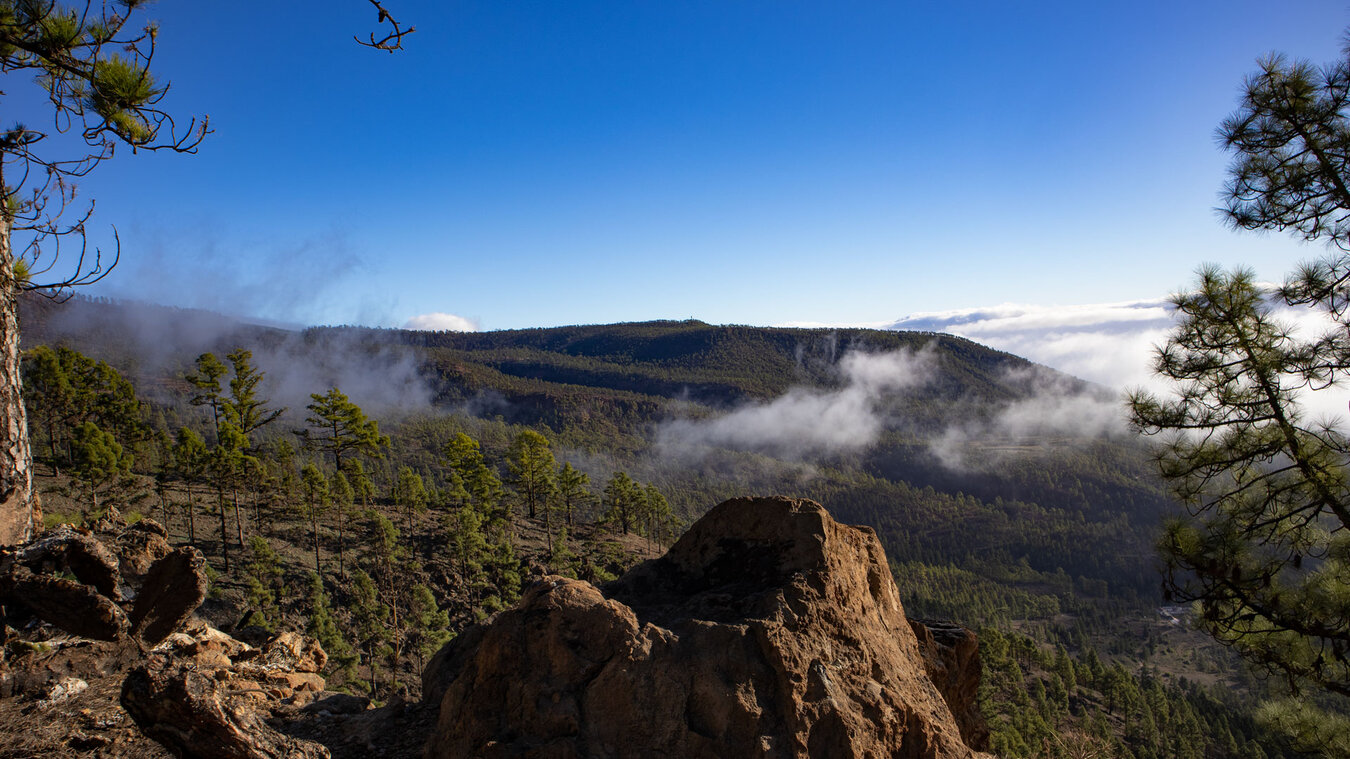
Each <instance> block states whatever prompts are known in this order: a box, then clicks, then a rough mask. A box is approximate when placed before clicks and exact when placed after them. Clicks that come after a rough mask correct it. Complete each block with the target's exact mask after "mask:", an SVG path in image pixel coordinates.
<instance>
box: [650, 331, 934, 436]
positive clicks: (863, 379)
mask: <svg viewBox="0 0 1350 759" xmlns="http://www.w3.org/2000/svg"><path fill="white" fill-rule="evenodd" d="M839 371H840V374H841V375H842V377H843V379H844V386H843V387H842V388H839V389H838V390H830V391H821V390H814V389H809V388H801V387H798V388H793V389H791V390H789V391H788V392H786V393H784V394H783V395H781V396H779V397H778V398H775V399H774V400H772V401H768V402H766V403H751V404H747V405H745V406H742V407H740V408H738V409H736V410H735V411H732V412H731V413H729V414H725V415H723V416H720V417H717V418H714V419H707V420H690V419H678V420H675V421H672V422H668V423H666V424H664V425H662V427H661V428H660V429H659V430H658V432H657V440H658V443H659V444H660V445H661V446H662V447H663V448H664V449H666V450H667V451H668V452H672V453H681V452H689V451H690V449H692V448H698V447H702V446H716V447H722V448H735V449H739V450H749V451H758V452H763V453H770V454H773V455H776V456H781V457H785V458H790V459H802V458H806V457H809V456H810V455H812V454H821V453H826V454H829V453H838V452H841V451H846V450H856V449H859V448H866V447H867V446H870V445H871V444H872V443H874V442H876V439H877V435H878V434H879V433H880V431H881V427H882V423H883V421H884V420H883V419H882V418H881V417H880V415H878V414H877V412H876V405H877V402H878V401H879V400H881V399H882V398H883V397H885V396H886V395H887V394H892V393H899V392H903V391H904V390H906V389H909V388H914V387H918V386H921V385H923V384H925V383H927V382H930V381H931V380H932V379H933V378H935V377H936V374H937V366H936V358H935V355H934V354H933V353H932V352H931V351H928V350H921V351H918V352H913V351H907V350H902V351H897V352H895V353H856V352H855V353H849V354H848V355H845V356H844V357H843V358H841V359H840V360H839Z"/></svg>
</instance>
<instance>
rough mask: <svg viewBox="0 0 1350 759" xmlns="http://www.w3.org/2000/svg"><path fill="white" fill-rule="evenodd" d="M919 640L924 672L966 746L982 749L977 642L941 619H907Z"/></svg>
mask: <svg viewBox="0 0 1350 759" xmlns="http://www.w3.org/2000/svg"><path fill="white" fill-rule="evenodd" d="M909 626H910V627H911V628H912V629H913V630H914V635H915V637H916V638H917V639H918V641H919V651H920V652H921V653H922V654H923V667H924V671H926V672H927V673H928V678H929V679H930V680H932V681H933V684H934V685H936V686H937V689H938V692H939V693H941V694H942V698H943V700H945V701H946V702H947V707H948V708H950V709H951V710H952V716H953V717H955V718H956V725H957V727H959V728H960V729H961V738H962V739H963V740H964V741H965V742H966V745H967V746H970V747H971V748H977V749H981V750H984V749H985V748H986V747H987V746H988V745H989V725H988V723H986V722H985V721H984V715H983V714H981V713H980V707H979V703H978V701H977V698H978V696H979V691H980V641H979V639H978V638H977V637H976V636H975V633H973V632H971V631H970V630H968V629H966V628H964V627H962V626H960V625H958V624H955V623H952V622H948V621H945V620H934V619H924V620H915V619H911V620H909Z"/></svg>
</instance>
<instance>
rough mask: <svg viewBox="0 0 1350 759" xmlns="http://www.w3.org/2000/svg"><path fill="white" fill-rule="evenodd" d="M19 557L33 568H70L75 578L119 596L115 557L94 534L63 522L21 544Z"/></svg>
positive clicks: (116, 596) (34, 569)
mask: <svg viewBox="0 0 1350 759" xmlns="http://www.w3.org/2000/svg"><path fill="white" fill-rule="evenodd" d="M19 561H20V562H21V563H22V564H23V565H24V566H26V567H28V568H29V569H32V570H33V571H34V572H46V573H52V572H59V571H62V570H69V571H70V573H71V574H73V575H75V579H77V580H79V581H80V582H82V583H86V584H88V585H92V586H94V588H95V589H96V590H98V592H99V593H102V594H103V595H105V596H107V597H108V598H111V599H112V600H114V601H117V600H120V599H121V597H120V596H119V595H118V590H117V586H118V583H119V578H120V573H119V570H118V560H117V557H116V556H114V555H113V552H112V551H109V550H108V547H107V546H105V545H103V543H101V542H100V541H99V540H98V539H97V538H95V537H94V536H93V535H91V534H89V533H88V532H85V531H83V530H77V529H75V528H74V527H71V526H70V525H68V524H63V525H61V526H60V527H57V528H56V529H55V530H52V531H51V532H49V533H47V534H46V535H43V536H42V537H41V538H39V539H38V540H35V541H33V542H32V543H30V544H28V545H27V546H24V548H23V551H22V552H21V553H20V554H19Z"/></svg>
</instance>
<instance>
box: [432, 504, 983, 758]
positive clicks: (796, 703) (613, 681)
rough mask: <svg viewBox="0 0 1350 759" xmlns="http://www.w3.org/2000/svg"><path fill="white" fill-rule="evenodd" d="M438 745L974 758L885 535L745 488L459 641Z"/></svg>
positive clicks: (484, 753)
mask: <svg viewBox="0 0 1350 759" xmlns="http://www.w3.org/2000/svg"><path fill="white" fill-rule="evenodd" d="M424 682H425V684H426V689H427V692H428V693H430V694H433V695H434V694H438V693H441V694H443V695H441V696H440V698H441V701H440V716H439V719H438V722H437V725H436V729H435V730H434V732H433V734H432V737H431V740H430V741H429V743H428V746H427V754H426V755H427V756H428V757H430V758H433V759H434V758H436V757H462V756H479V757H485V758H487V757H559V758H562V757H619V756H681V757H691V758H692V757H726V756H765V757H805V756H810V757H873V756H887V757H901V758H909V757H912V758H913V759H920V757H922V758H923V759H965V758H966V757H971V756H973V755H974V754H973V752H972V751H971V749H970V748H968V747H967V746H966V745H965V744H964V743H963V742H962V740H961V735H960V732H959V729H958V727H957V725H956V722H955V720H954V719H953V717H952V714H951V712H950V711H949V709H948V708H947V704H946V703H945V702H944V701H943V698H942V696H941V695H940V694H939V693H938V691H937V689H936V688H935V687H934V685H933V682H932V681H931V680H930V679H929V677H928V675H927V674H926V672H925V669H924V664H923V659H922V656H921V654H920V651H919V644H918V641H917V640H916V639H915V636H914V633H913V631H912V630H911V629H910V626H909V625H908V624H907V622H906V620H905V616H904V611H903V610H902V609H901V606H900V599H899V594H898V592H897V590H896V587H895V584H894V582H893V581H892V580H891V576H890V572H889V570H888V569H887V564H886V559H885V556H884V555H883V553H882V549H881V545H880V542H879V541H878V540H877V538H876V535H875V533H873V532H872V531H871V530H870V529H868V528H865V527H849V526H846V525H841V524H839V523H837V522H835V521H834V520H833V519H831V518H830V516H829V515H828V514H827V513H826V512H825V510H824V509H823V508H822V507H821V506H820V505H818V504H816V503H813V502H811V501H805V500H792V499H786V498H760V499H749V498H747V499H737V500H733V501H728V502H726V503H723V504H721V505H719V506H717V507H716V508H714V509H713V510H712V511H710V512H709V513H708V514H707V515H706V516H705V517H704V518H703V519H701V520H699V522H698V523H696V524H695V525H694V526H693V527H691V528H690V530H689V532H688V533H686V534H685V536H684V537H683V538H681V539H680V541H679V542H678V543H676V545H675V546H674V547H673V548H671V550H670V552H669V553H668V554H666V556H664V557H662V558H660V559H657V560H654V561H649V562H646V563H644V564H643V565H641V566H639V567H637V568H635V569H634V570H632V571H631V572H629V573H628V574H627V575H625V576H624V577H622V578H621V579H619V580H618V581H616V582H615V583H612V584H611V585H609V586H607V587H606V588H605V589H604V592H603V593H602V592H601V590H599V589H597V588H595V587H594V586H592V585H590V584H589V583H586V582H581V581H577V580H569V579H565V578H561V577H546V578H544V580H543V581H541V582H539V583H537V584H535V585H534V586H532V587H531V588H530V589H529V590H528V591H527V593H526V594H525V597H524V598H523V599H522V600H521V602H520V604H519V605H517V607H515V608H513V609H511V610H509V611H506V612H503V613H502V614H500V615H498V617H497V618H496V619H495V620H493V621H492V622H491V623H490V624H488V625H486V626H483V627H479V628H477V629H475V630H471V631H469V632H467V633H465V634H463V635H461V636H460V637H459V638H457V639H456V640H454V641H452V642H451V643H450V644H449V645H448V646H447V648H446V649H445V650H444V651H442V653H441V654H440V655H438V656H437V658H436V660H435V662H434V664H433V666H431V667H429V668H428V672H427V674H426V675H425V677H424Z"/></svg>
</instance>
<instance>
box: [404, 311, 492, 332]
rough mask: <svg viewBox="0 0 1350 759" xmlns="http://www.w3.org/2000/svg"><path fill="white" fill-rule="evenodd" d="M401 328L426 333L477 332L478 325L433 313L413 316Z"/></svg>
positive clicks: (470, 321)
mask: <svg viewBox="0 0 1350 759" xmlns="http://www.w3.org/2000/svg"><path fill="white" fill-rule="evenodd" d="M403 328H404V329H418V330H426V331H428V332H477V331H478V324H477V323H475V322H474V321H473V320H472V319H466V318H464V317H463V316H456V315H454V314H443V313H440V312H435V313H430V314H420V315H418V316H414V317H413V318H411V319H409V320H408V321H407V322H405V323H404V325H403Z"/></svg>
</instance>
